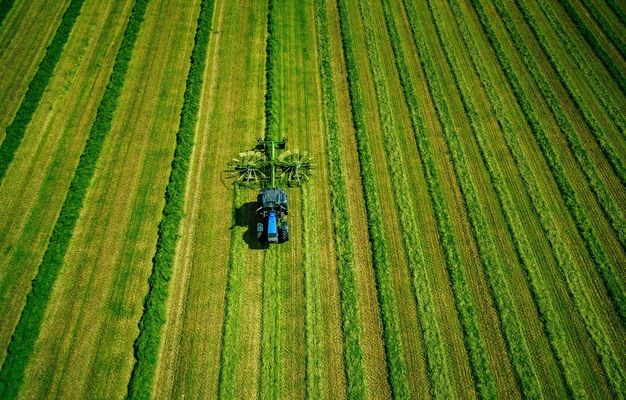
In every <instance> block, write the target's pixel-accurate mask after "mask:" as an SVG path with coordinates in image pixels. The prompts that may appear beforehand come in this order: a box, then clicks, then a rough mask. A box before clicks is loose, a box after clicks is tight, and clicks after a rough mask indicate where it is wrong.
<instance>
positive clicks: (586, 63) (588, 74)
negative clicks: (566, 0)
mask: <svg viewBox="0 0 626 400" xmlns="http://www.w3.org/2000/svg"><path fill="white" fill-rule="evenodd" d="M538 3H539V5H540V6H541V9H542V10H543V12H544V14H545V16H546V17H547V18H548V21H550V24H551V25H552V27H553V28H554V30H555V31H556V34H557V36H558V38H559V39H560V40H561V41H562V43H563V44H564V45H565V50H566V51H567V54H568V55H569V57H571V58H572V60H573V61H574V63H575V64H576V66H577V67H578V68H579V69H580V72H581V73H582V76H584V77H585V79H586V80H587V81H588V82H589V87H590V88H591V90H592V91H593V93H594V94H595V95H596V97H597V98H598V99H599V100H600V102H601V103H602V105H603V106H604V109H605V110H606V111H607V113H608V115H609V117H610V118H611V120H612V121H613V122H614V123H615V125H617V127H618V128H619V130H620V132H621V133H622V135H624V134H626V117H625V116H624V113H623V112H622V110H620V109H619V107H618V106H616V105H615V103H614V102H613V99H614V98H615V97H619V96H618V94H619V95H621V93H611V92H610V91H607V89H606V88H605V86H604V84H603V83H602V82H600V79H599V73H598V71H597V70H596V69H595V68H593V66H595V65H597V63H596V62H595V61H594V60H593V59H590V58H588V57H583V54H585V52H584V51H581V48H580V47H579V46H577V45H576V44H575V43H574V41H573V39H572V37H571V35H570V32H569V30H568V29H565V27H564V26H563V25H562V24H561V22H560V21H559V20H558V18H557V16H556V15H555V12H554V10H553V6H552V4H550V3H548V2H546V1H545V0H538Z"/></svg>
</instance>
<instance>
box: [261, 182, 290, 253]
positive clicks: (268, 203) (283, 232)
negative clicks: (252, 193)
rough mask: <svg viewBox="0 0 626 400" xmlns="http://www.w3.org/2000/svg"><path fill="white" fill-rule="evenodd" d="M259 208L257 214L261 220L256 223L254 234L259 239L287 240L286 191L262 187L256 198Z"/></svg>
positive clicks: (287, 211) (271, 240)
mask: <svg viewBox="0 0 626 400" xmlns="http://www.w3.org/2000/svg"><path fill="white" fill-rule="evenodd" d="M257 202H258V205H259V208H257V210H256V211H257V214H259V215H260V216H261V218H263V222H259V223H258V224H257V229H256V236H257V238H258V239H259V240H260V241H267V242H269V243H279V242H280V243H283V242H286V241H288V240H289V224H288V223H287V218H286V217H287V214H288V213H289V210H288V206H287V193H285V191H284V190H282V189H278V188H273V189H262V190H261V192H260V193H259V196H258V198H257Z"/></svg>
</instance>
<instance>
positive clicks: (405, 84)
mask: <svg viewBox="0 0 626 400" xmlns="http://www.w3.org/2000/svg"><path fill="white" fill-rule="evenodd" d="M382 3H383V4H382V5H383V13H384V17H385V22H386V26H387V32H388V33H389V38H390V41H391V45H392V49H393V52H394V61H395V65H396V69H397V70H398V73H399V76H400V84H401V86H402V92H403V94H404V99H405V102H406V104H407V107H408V109H409V114H410V118H411V124H412V128H413V132H414V135H415V139H416V142H417V150H418V153H419V155H420V159H421V160H422V164H423V168H424V172H423V174H424V179H425V181H426V182H427V183H428V190H429V194H431V201H433V200H432V197H433V194H434V193H437V196H439V197H438V201H439V202H441V203H442V202H443V194H442V193H441V187H440V183H439V177H438V176H437V171H436V169H435V162H434V159H433V157H432V152H431V147H430V143H429V141H428V137H427V135H426V126H425V123H424V120H423V118H422V116H421V114H420V113H419V110H418V102H417V98H416V96H415V90H414V88H413V86H412V84H411V81H410V73H409V71H408V67H407V63H406V58H405V54H404V51H403V50H402V47H401V45H400V35H399V33H398V30H397V27H396V24H395V21H394V18H393V15H392V13H391V10H390V5H389V1H388V0H383V1H382ZM388 142H390V144H391V143H392V144H393V147H392V148H389V149H388V150H387V154H388V155H390V153H391V154H394V153H395V154H399V149H398V146H397V143H396V142H395V141H393V142H391V141H388ZM395 158H396V160H393V159H390V172H391V174H392V176H393V175H398V172H399V173H400V174H401V179H398V178H394V181H400V182H396V183H395V185H396V186H399V187H398V188H394V191H395V192H396V193H398V194H401V195H402V196H401V197H402V198H398V199H397V201H396V205H397V206H398V207H397V210H398V213H399V215H400V221H401V225H402V236H403V239H404V245H405V252H406V253H407V259H408V260H409V267H410V269H411V274H412V275H413V291H414V296H415V299H416V304H417V305H418V306H417V311H418V314H419V320H420V324H419V325H420V328H421V333H422V337H423V339H424V343H425V345H426V359H427V362H428V375H429V380H430V382H431V388H430V391H431V394H432V395H433V397H435V398H440V399H451V398H453V397H454V394H453V393H454V389H453V387H452V386H451V384H452V378H451V376H450V371H449V369H448V365H447V359H446V358H447V357H446V350H445V348H444V341H443V338H442V333H441V330H440V327H439V326H438V323H437V319H436V317H435V316H436V315H437V310H436V307H435V303H434V299H433V297H432V292H431V290H432V286H431V283H430V278H429V276H428V273H427V271H428V269H427V267H426V263H425V260H424V257H423V252H422V251H420V249H419V248H418V247H419V240H418V237H417V232H419V229H418V227H417V224H416V221H415V218H414V216H413V213H412V212H411V211H410V209H409V208H408V204H410V202H409V200H408V195H407V194H406V193H404V192H405V191H406V187H402V183H404V185H406V177H404V173H403V170H402V168H401V167H400V168H398V167H396V168H394V169H399V171H398V172H395V171H391V169H392V168H391V164H397V165H399V162H400V161H401V160H399V157H397V156H396V157H395ZM401 204H404V205H406V207H402V206H399V205H401Z"/></svg>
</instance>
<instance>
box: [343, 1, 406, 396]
mask: <svg viewBox="0 0 626 400" xmlns="http://www.w3.org/2000/svg"><path fill="white" fill-rule="evenodd" d="M337 7H338V11H339V22H340V30H341V41H342V45H343V50H344V58H345V64H346V71H347V79H348V85H349V92H350V93H349V94H350V104H351V111H352V122H353V126H354V131H355V138H356V141H357V148H358V153H359V154H358V155H359V162H360V165H361V183H362V188H363V193H364V197H365V207H366V210H367V221H368V231H369V236H370V243H371V246H372V254H371V256H372V262H373V264H374V272H375V277H376V288H377V292H378V297H379V299H378V300H379V307H380V313H381V317H382V322H383V342H384V345H385V353H386V354H385V357H386V362H387V367H388V370H389V375H388V380H389V384H390V386H391V390H392V394H393V396H394V397H396V398H408V397H409V396H410V394H409V388H408V382H407V376H406V360H405V358H404V352H403V348H402V341H401V338H400V332H399V326H398V325H399V322H398V310H397V307H398V306H397V303H396V300H395V298H394V289H393V283H392V280H391V272H390V254H389V247H388V244H387V238H386V237H385V234H384V228H383V217H382V211H381V210H382V208H381V205H380V196H379V193H378V187H377V183H376V172H375V167H374V165H375V164H374V159H373V154H372V149H371V143H370V142H369V138H368V132H367V127H366V120H365V114H364V113H365V110H364V104H363V103H364V101H363V98H364V95H363V93H362V89H361V82H360V77H359V74H358V61H357V55H356V51H355V49H354V47H355V45H354V39H353V37H352V33H351V30H350V29H351V28H350V22H349V16H348V10H347V5H346V4H345V2H344V1H338V2H337Z"/></svg>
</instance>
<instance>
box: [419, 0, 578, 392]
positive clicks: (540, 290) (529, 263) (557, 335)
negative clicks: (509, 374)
mask: <svg viewBox="0 0 626 400" xmlns="http://www.w3.org/2000/svg"><path fill="white" fill-rule="evenodd" d="M407 8H408V7H407ZM409 10H410V9H409ZM409 15H412V14H411V13H409ZM409 21H410V22H411V23H412V24H413V30H414V35H415V32H417V31H416V25H415V24H414V18H410V19H409ZM416 43H417V45H418V50H419V56H420V59H421V60H422V62H423V64H424V66H423V68H424V70H425V72H426V74H427V78H428V79H427V83H428V84H429V85H430V86H432V85H433V82H434V81H435V79H437V75H436V74H435V73H434V72H433V71H436V68H435V67H436V65H435V64H434V61H433V60H432V58H431V56H430V55H429V53H428V51H427V48H426V47H425V46H424V45H423V43H422V42H421V41H420V40H419V39H418V38H417V37H416ZM426 66H428V67H430V69H427V68H426ZM452 77H453V79H454V83H455V86H456V87H457V90H459V91H460V88H461V87H462V86H460V84H459V82H458V78H457V76H456V75H455V74H454V71H453V74H452ZM435 88H436V86H434V87H433V89H435ZM433 89H431V94H434V95H433V98H434V100H435V105H437V103H438V99H440V101H439V107H442V108H441V109H442V110H446V108H444V107H446V106H445V102H444V99H443V98H442V97H441V92H440V89H439V90H435V91H434V92H433ZM437 89H438V88H437ZM460 93H461V100H462V103H463V107H464V108H465V112H466V114H467V115H468V116H469V118H470V122H471V128H472V133H473V134H474V136H475V137H476V140H477V143H478V145H479V151H480V154H481V158H482V159H483V162H484V163H485V165H486V166H487V170H488V172H489V177H490V181H491V183H492V186H493V187H494V189H495V190H496V194H497V197H498V203H499V206H500V208H501V210H502V211H503V213H504V215H505V217H506V222H507V224H506V228H507V232H508V233H509V235H511V236H512V237H513V242H514V244H515V249H516V252H517V254H518V256H519V258H520V260H522V263H521V264H522V266H524V267H525V270H526V274H527V276H528V277H529V279H530V282H531V290H532V292H533V296H534V298H535V300H536V301H537V303H538V305H539V310H540V313H541V316H542V319H543V320H544V321H545V323H546V326H547V328H548V336H549V338H550V344H551V346H553V348H556V349H557V354H559V356H560V358H559V359H560V360H562V362H563V363H564V364H566V366H567V368H566V369H567V371H568V373H569V374H568V375H567V376H568V377H570V379H569V381H568V382H571V385H572V386H573V387H574V388H575V390H574V392H575V393H577V396H581V395H582V396H583V397H584V390H583V389H582V388H581V387H580V380H579V378H578V376H577V375H576V374H577V369H576V366H575V365H574V363H573V361H572V360H571V357H570V353H569V350H568V348H567V344H566V343H565V342H564V337H565V332H564V331H563V329H562V326H561V325H560V323H559V321H558V319H557V313H556V310H555V307H554V305H553V303H552V301H551V299H550V297H549V296H548V295H547V293H546V292H545V291H546V289H545V287H544V285H543V284H542V282H541V276H540V266H539V265H538V263H537V262H536V261H535V260H534V257H533V249H532V245H531V243H530V242H529V240H528V238H527V237H526V236H525V235H526V234H525V228H524V226H523V224H522V222H521V220H520V218H519V216H518V215H516V214H515V213H514V212H513V210H514V209H515V207H514V205H513V204H514V203H513V200H512V197H511V195H510V194H509V193H508V192H507V191H506V190H505V189H504V187H503V183H504V182H506V179H505V178H504V176H503V175H502V173H501V172H500V171H499V169H498V168H497V167H496V162H495V159H496V158H497V157H496V156H495V155H494V154H493V153H492V152H491V150H490V149H489V147H488V146H487V145H486V143H487V142H488V139H487V136H485V134H484V132H483V129H481V128H480V126H479V121H480V119H479V118H478V116H479V115H480V114H479V113H478V111H477V110H476V109H474V108H473V107H472V106H471V104H470V103H468V101H467V99H466V98H465V97H464V96H463V93H464V92H463V91H460ZM448 113H449V111H447V110H446V114H443V115H449V114H448ZM440 118H441V117H440ZM447 118H449V117H447ZM454 137H455V136H452V138H454ZM458 148H459V147H458V145H456V146H449V149H450V150H451V153H452V155H453V157H455V154H458V151H457V150H455V149H458Z"/></svg>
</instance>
